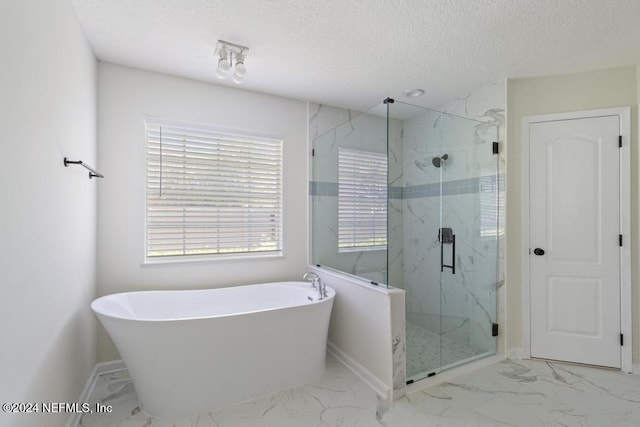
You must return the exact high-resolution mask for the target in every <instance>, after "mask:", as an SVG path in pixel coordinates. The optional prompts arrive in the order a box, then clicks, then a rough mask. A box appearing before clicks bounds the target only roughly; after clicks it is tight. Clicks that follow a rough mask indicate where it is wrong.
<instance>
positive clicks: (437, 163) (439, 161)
mask: <svg viewBox="0 0 640 427" xmlns="http://www.w3.org/2000/svg"><path fill="white" fill-rule="evenodd" d="M448 158H449V155H448V154H447V153H444V154H443V155H442V156H440V157H437V156H436V157H434V158H433V159H432V160H431V163H433V166H435V167H437V168H439V167H440V166H442V165H443V164H444V161H445V160H447V159H448Z"/></svg>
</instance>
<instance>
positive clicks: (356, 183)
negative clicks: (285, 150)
mask: <svg viewBox="0 0 640 427" xmlns="http://www.w3.org/2000/svg"><path fill="white" fill-rule="evenodd" d="M312 149H313V159H312V164H313V172H312V182H311V183H310V188H309V192H310V197H311V199H312V218H313V221H312V223H313V225H312V260H313V263H314V264H315V265H321V266H323V267H327V268H330V269H334V270H338V271H340V272H343V273H347V274H350V275H354V276H358V277H360V278H363V279H366V280H369V281H371V282H374V283H376V284H378V285H380V286H385V287H386V286H387V239H388V238H387V197H388V196H387V171H386V166H387V117H386V107H385V106H384V105H383V104H381V105H379V106H376V107H374V108H372V109H371V110H368V111H367V112H365V113H362V114H360V115H358V116H356V117H354V118H352V119H350V120H348V121H347V122H345V123H342V124H340V125H339V126H337V127H335V128H334V129H332V130H330V131H329V132H326V133H324V134H322V135H320V136H318V137H317V138H315V139H314V140H313V141H312Z"/></svg>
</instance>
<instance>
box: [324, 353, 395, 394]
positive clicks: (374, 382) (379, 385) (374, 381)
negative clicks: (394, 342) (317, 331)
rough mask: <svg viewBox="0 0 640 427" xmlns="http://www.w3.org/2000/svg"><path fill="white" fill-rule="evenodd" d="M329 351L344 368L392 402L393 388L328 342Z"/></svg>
mask: <svg viewBox="0 0 640 427" xmlns="http://www.w3.org/2000/svg"><path fill="white" fill-rule="evenodd" d="M327 350H328V351H329V352H330V353H331V354H333V355H334V356H335V357H336V359H338V360H339V361H340V362H342V364H343V365H344V366H346V367H347V368H349V369H350V370H351V371H352V372H353V373H354V374H356V375H357V376H358V377H359V378H360V379H361V380H362V381H364V382H365V383H366V384H367V385H368V386H369V387H371V388H372V389H373V391H375V392H376V393H377V394H378V395H379V396H381V397H382V398H384V399H386V400H389V401H390V400H391V388H390V387H389V386H388V385H387V384H385V383H384V381H382V380H381V379H380V378H378V377H376V376H375V375H374V374H373V373H372V372H371V371H370V370H368V369H367V368H365V367H364V366H362V365H361V364H360V363H358V361H356V360H355V359H354V358H352V357H351V356H349V355H348V354H347V353H345V352H344V351H342V350H341V349H340V348H338V347H337V346H336V345H335V344H333V343H332V342H327Z"/></svg>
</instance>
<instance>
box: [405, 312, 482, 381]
mask: <svg viewBox="0 0 640 427" xmlns="http://www.w3.org/2000/svg"><path fill="white" fill-rule="evenodd" d="M406 334H407V336H406V339H407V378H411V377H413V376H414V375H419V374H423V373H424V374H427V373H429V372H433V371H435V370H436V369H438V368H440V367H441V366H442V367H445V366H448V365H452V364H455V363H457V362H460V361H461V360H465V359H470V358H473V357H475V356H478V355H480V354H482V352H481V351H478V350H475V349H473V348H471V347H468V346H466V345H464V344H460V343H457V342H455V341H452V340H450V339H448V338H446V337H441V336H440V335H439V334H437V333H435V332H431V331H430V330H428V329H426V328H423V327H422V326H419V325H416V324H415V323H412V322H407V329H406Z"/></svg>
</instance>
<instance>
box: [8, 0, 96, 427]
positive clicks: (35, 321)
mask: <svg viewBox="0 0 640 427" xmlns="http://www.w3.org/2000/svg"><path fill="white" fill-rule="evenodd" d="M0 52H2V57H3V59H2V66H1V67H0V94H1V95H0V129H1V130H2V141H1V142H0V144H1V145H2V159H3V161H2V167H0V200H2V209H0V224H1V225H0V289H2V297H1V298H0V325H1V326H2V328H1V330H2V345H1V346H0V402H75V401H76V400H77V399H78V396H79V395H80V392H81V390H82V388H83V386H84V383H85V381H86V379H87V377H88V376H89V373H90V372H91V370H92V368H93V366H94V364H95V362H96V353H95V351H96V350H95V349H96V338H95V318H94V316H93V313H91V310H90V308H89V304H90V302H91V300H92V299H93V298H94V296H95V292H96V276H95V275H96V243H95V242H96V232H95V230H96V193H97V189H98V188H99V187H100V185H101V184H102V182H101V181H100V180H96V179H92V180H89V177H88V173H86V170H85V169H83V168H80V167H78V166H75V167H68V168H65V167H64V166H63V163H62V161H63V158H64V157H65V156H68V157H70V158H72V159H81V160H83V161H86V162H87V163H89V164H95V162H96V119H95V117H96V61H95V59H94V56H93V54H92V52H91V50H90V48H89V46H88V44H87V42H86V39H85V37H84V34H83V33H82V30H81V28H80V25H79V23H78V22H77V18H76V15H75V12H74V10H73V9H72V8H71V6H70V5H69V4H68V2H67V1H66V0H52V1H39V0H8V1H3V2H2V5H1V6H0ZM107 179H108V178H107ZM67 418H68V414H60V415H50V414H48V415H43V414H38V415H36V414H24V415H17V416H11V415H9V414H6V413H0V425H3V426H9V425H11V426H42V425H47V426H56V425H62V424H64V423H65V422H66V420H67Z"/></svg>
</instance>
